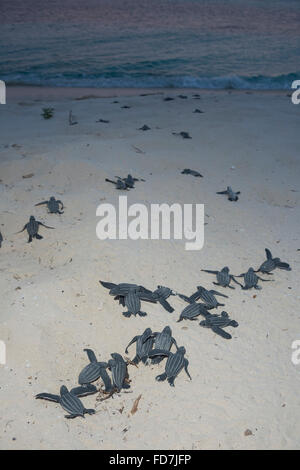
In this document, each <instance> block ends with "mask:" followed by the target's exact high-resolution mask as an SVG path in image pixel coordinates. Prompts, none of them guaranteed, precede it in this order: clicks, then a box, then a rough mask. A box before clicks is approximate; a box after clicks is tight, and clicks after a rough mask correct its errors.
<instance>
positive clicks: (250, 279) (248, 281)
mask: <svg viewBox="0 0 300 470" xmlns="http://www.w3.org/2000/svg"><path fill="white" fill-rule="evenodd" d="M235 277H243V278H244V283H245V285H244V286H242V284H240V286H241V288H242V289H243V290H248V289H252V287H254V289H258V290H260V289H261V287H260V286H258V285H257V284H258V281H259V280H260V281H263V282H270V281H272V280H273V279H262V278H261V277H259V276H257V274H255V271H254V269H253V268H249V269H248V271H247V272H246V273H243V274H240V275H239V276H235ZM238 284H239V283H238Z"/></svg>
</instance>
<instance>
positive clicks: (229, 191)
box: [217, 186, 241, 201]
mask: <svg viewBox="0 0 300 470" xmlns="http://www.w3.org/2000/svg"><path fill="white" fill-rule="evenodd" d="M217 194H227V196H228V200H229V201H237V200H238V194H241V192H240V191H236V192H235V191H233V190H232V188H231V186H227V189H226V191H219V192H217Z"/></svg>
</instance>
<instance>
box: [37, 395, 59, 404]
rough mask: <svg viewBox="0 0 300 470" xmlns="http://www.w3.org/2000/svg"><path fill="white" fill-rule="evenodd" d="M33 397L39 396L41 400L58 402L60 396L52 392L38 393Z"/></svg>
mask: <svg viewBox="0 0 300 470" xmlns="http://www.w3.org/2000/svg"><path fill="white" fill-rule="evenodd" d="M35 398H41V399H42V400H48V401H54V402H55V403H59V399H60V396H59V395H53V393H38V394H37V395H36V396H35Z"/></svg>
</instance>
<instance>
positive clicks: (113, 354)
mask: <svg viewBox="0 0 300 470" xmlns="http://www.w3.org/2000/svg"><path fill="white" fill-rule="evenodd" d="M111 357H112V358H113V359H115V361H120V360H121V361H123V360H124V359H123V357H122V356H121V354H119V353H111Z"/></svg>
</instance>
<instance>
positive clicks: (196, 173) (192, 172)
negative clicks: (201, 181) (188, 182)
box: [181, 168, 203, 178]
mask: <svg viewBox="0 0 300 470" xmlns="http://www.w3.org/2000/svg"><path fill="white" fill-rule="evenodd" d="M181 174H182V175H192V176H196V178H203V175H201V173H199V171H196V170H190V169H189V168H185V169H184V170H182V172H181Z"/></svg>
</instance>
